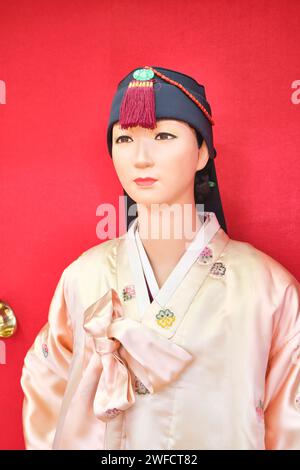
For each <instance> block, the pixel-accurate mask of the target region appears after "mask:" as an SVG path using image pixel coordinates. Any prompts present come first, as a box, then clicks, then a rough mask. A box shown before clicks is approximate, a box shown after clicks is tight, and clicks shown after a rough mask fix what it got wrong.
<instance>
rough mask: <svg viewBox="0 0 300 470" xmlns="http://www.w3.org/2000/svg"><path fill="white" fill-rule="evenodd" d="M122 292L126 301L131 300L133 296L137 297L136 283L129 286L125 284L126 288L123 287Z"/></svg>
mask: <svg viewBox="0 0 300 470" xmlns="http://www.w3.org/2000/svg"><path fill="white" fill-rule="evenodd" d="M122 294H123V300H124V302H126V300H130V299H132V298H133V297H135V287H134V285H133V284H131V285H129V286H125V287H124V289H123V292H122Z"/></svg>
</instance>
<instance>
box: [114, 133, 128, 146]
mask: <svg viewBox="0 0 300 470" xmlns="http://www.w3.org/2000/svg"><path fill="white" fill-rule="evenodd" d="M127 138H128V139H131V137H129V135H120V137H118V138H117V139H116V140H115V142H116V144H119V143H120V142H119V139H127ZM123 142H124V141H123ZM125 142H127V141H126V140H125Z"/></svg>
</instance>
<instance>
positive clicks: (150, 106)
mask: <svg viewBox="0 0 300 470" xmlns="http://www.w3.org/2000/svg"><path fill="white" fill-rule="evenodd" d="M119 122H120V126H121V128H123V129H127V128H128V127H134V126H141V127H146V128H148V129H154V128H155V127H156V116H155V96H154V87H153V80H147V81H141V80H132V81H131V82H130V83H129V85H128V88H127V90H126V93H125V94H124V97H123V100H122V103H121V108H120V117H119Z"/></svg>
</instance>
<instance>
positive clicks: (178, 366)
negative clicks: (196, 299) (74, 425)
mask: <svg viewBox="0 0 300 470" xmlns="http://www.w3.org/2000/svg"><path fill="white" fill-rule="evenodd" d="M84 329H85V331H86V332H87V333H88V334H89V335H91V336H92V338H93V340H94V352H93V354H92V356H91V359H90V362H89V364H88V367H87V369H86V371H85V374H88V375H89V377H88V383H89V385H90V390H94V389H96V392H95V396H94V401H93V410H94V414H95V415H96V417H97V418H98V419H100V420H102V421H108V420H110V419H111V418H114V417H115V416H117V415H118V414H120V413H122V411H125V410H127V409H128V408H130V407H131V406H132V405H133V404H134V403H135V393H134V387H133V384H132V381H133V378H132V374H131V372H133V374H134V375H135V376H136V377H137V378H138V379H139V380H140V381H141V382H142V383H143V384H144V386H145V387H146V388H147V389H148V390H149V392H150V393H155V392H157V391H159V390H160V389H161V388H163V387H164V386H165V385H167V384H168V383H170V382H172V381H174V380H176V379H177V377H178V376H179V375H180V373H181V372H182V371H183V370H184V369H185V368H186V366H187V365H188V364H189V363H190V362H191V361H192V360H193V357H192V355H191V354H189V353H188V352H187V351H185V350H184V349H183V348H181V347H180V346H178V345H177V344H175V343H174V342H171V341H170V340H168V339H166V338H164V337H162V336H160V335H159V334H158V333H156V332H155V331H154V330H152V329H150V328H148V327H146V326H145V325H143V324H142V323H140V322H138V321H135V320H132V319H131V318H128V317H125V316H124V313H123V309H122V304H121V301H120V299H119V296H118V294H117V292H116V291H115V290H114V289H109V291H108V292H107V293H106V294H105V295H104V296H103V297H101V298H100V299H99V300H98V301H97V302H95V303H94V304H93V305H91V306H90V307H89V308H88V309H87V310H86V311H85V318H84ZM86 378H87V377H86ZM95 382H96V383H95Z"/></svg>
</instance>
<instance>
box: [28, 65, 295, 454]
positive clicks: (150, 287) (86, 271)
mask: <svg viewBox="0 0 300 470" xmlns="http://www.w3.org/2000/svg"><path fill="white" fill-rule="evenodd" d="M146 69H150V70H151V71H152V72H153V71H155V77H156V79H155V81H153V82H152V81H151V80H152V78H153V75H150V76H149V75H147V73H148V72H147V71H146V72H145V70H146ZM137 71H138V73H140V74H141V75H142V78H143V80H144V82H143V83H145V85H142V87H144V86H145V88H141V89H139V90H137V89H134V90H130V88H131V85H129V84H130V83H132V76H134V78H135V79H136V80H138V74H136V73H135V75H134V74H133V73H132V72H131V73H130V74H128V76H127V77H126V78H125V79H124V80H123V81H121V82H120V83H119V87H118V91H117V93H116V95H115V98H114V101H113V105H112V111H111V115H110V121H109V126H108V133H107V139H108V148H109V152H110V154H111V156H112V158H113V163H114V166H115V169H116V172H117V175H118V177H119V179H120V181H121V184H122V186H123V188H124V191H125V194H128V196H129V197H130V198H131V200H132V201H136V203H137V209H138V217H137V218H136V219H135V220H134V222H133V224H132V225H131V226H130V228H129V229H128V231H127V232H126V233H125V234H124V235H122V236H121V237H118V238H116V239H112V240H109V241H107V242H104V243H102V244H99V245H96V246H94V247H92V248H90V249H89V250H87V251H86V252H85V253H84V254H83V256H80V257H79V258H78V259H77V260H75V261H74V262H73V263H71V264H70V265H69V266H68V267H67V268H66V269H65V270H64V272H63V273H62V276H61V279H60V281H59V283H58V286H57V289H56V291H55V293H54V297H53V300H52V302H51V305H50V310H49V319H48V323H47V324H46V325H45V326H44V327H43V328H42V330H41V331H40V332H39V334H38V335H37V337H36V339H35V342H34V344H33V345H32V347H31V348H30V350H29V351H28V353H27V355H26V358H25V363H24V367H23V373H22V379H21V384H22V387H23V390H24V394H25V399H24V407H23V420H24V421H23V422H24V435H25V442H26V447H27V449H168V450H170V449H249V450H250V449H252V450H254V449H284V450H286V449H300V315H299V298H300V297H299V294H300V286H299V283H298V282H297V280H296V279H295V278H294V277H293V276H292V275H291V274H290V273H289V272H288V271H287V270H286V269H285V268H284V267H283V266H281V265H280V264H279V263H278V262H276V261H275V260H274V259H272V258H271V257H269V256H268V255H266V254H265V253H263V252H261V251H259V250H257V249H256V248H255V247H253V246H252V245H250V244H248V243H244V242H239V241H235V240H232V239H231V238H230V237H229V236H228V235H227V233H226V225H225V219H224V215H223V211H222V205H221V201H220V195H219V192H218V185H217V179H216V174H215V168H214V166H213V164H212V162H213V158H214V157H215V156H216V152H215V149H214V147H213V142H212V132H211V125H212V122H211V121H212V119H211V115H210V113H211V111H210V107H209V104H208V103H207V101H206V96H205V91H204V87H203V86H202V85H199V84H198V83H197V82H196V81H194V80H193V79H192V78H191V77H188V76H186V75H184V74H180V73H179V72H175V71H171V70H167V69H163V68H157V67H156V68H149V67H148V68H147V67H146V68H145V69H143V70H141V69H138V70H135V72H137ZM148 71H149V70H148ZM159 74H161V75H159ZM165 74H166V75H165ZM166 76H167V77H169V78H170V77H171V79H172V80H173V83H171V82H168V84H167V85H165V87H164V85H163V83H162V81H163V80H166V78H165V77H166ZM149 77H150V78H149ZM158 78H160V79H161V80H162V81H159V79H158ZM179 79H180V80H179ZM149 80H150V81H149ZM175 81H176V83H175ZM166 83H167V82H166ZM178 83H180V84H181V85H182V87H184V89H183V88H181V89H178ZM153 84H154V85H160V87H159V86H157V87H156V91H155V93H156V94H155V105H156V108H155V116H154V117H156V121H155V125H153V101H151V99H153V97H154V95H153V94H151V93H152V92H153V89H152V91H151V92H149V89H148V87H149V88H150V87H152V85H153ZM183 84H184V85H185V86H184V85H183ZM134 86H140V85H134ZM146 87H147V89H146ZM186 91H188V92H189V93H190V95H187V94H186ZM191 91H193V93H191ZM191 95H192V96H191ZM195 98H196V100H197V102H196V101H195ZM203 108H204V109H203ZM137 123H138V124H137ZM145 177H150V178H154V179H155V181H154V182H152V183H151V184H148V185H147V186H145V185H142V183H141V182H139V181H135V179H137V178H145ZM209 181H210V182H211V183H213V184H212V186H210V185H208V183H209ZM201 199H202V201H204V206H205V209H206V210H205V211H199V210H198V208H197V207H196V204H198V203H199V201H201ZM186 208H187V209H188V212H187V213H186V212H185V210H186ZM212 208H213V210H212ZM173 209H174V211H173ZM187 214H188V215H187ZM166 221H167V223H166V225H167V237H166V238H165V232H163V226H164V224H165V222H166ZM154 233H155V236H153V234H154ZM178 233H180V236H179V237H178Z"/></svg>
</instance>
